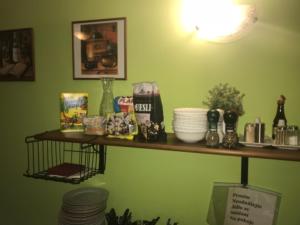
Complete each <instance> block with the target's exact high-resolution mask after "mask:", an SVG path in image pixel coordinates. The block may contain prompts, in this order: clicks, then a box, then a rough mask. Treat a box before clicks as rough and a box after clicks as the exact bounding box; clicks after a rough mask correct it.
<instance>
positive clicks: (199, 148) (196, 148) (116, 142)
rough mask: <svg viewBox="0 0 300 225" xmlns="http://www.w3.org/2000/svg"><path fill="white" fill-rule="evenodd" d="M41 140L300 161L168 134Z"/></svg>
mask: <svg viewBox="0 0 300 225" xmlns="http://www.w3.org/2000/svg"><path fill="white" fill-rule="evenodd" d="M34 137H35V138H36V139H39V140H51V141H63V142H74V143H86V144H94V145H107V146H121V147H133V148H145V149H154V150H168V151H179V152H192V153H203V154H216V155H227V156H238V157H251V158H263V159H277V160H288V161H300V151H299V150H288V149H275V148H260V147H257V148H254V147H243V146H241V147H240V148H239V149H234V150H233V149H232V150H229V149H224V148H221V147H220V148H207V147H206V146H205V145H204V143H196V144H187V143H183V142H181V141H179V140H178V139H177V138H176V137H175V135H174V134H172V133H168V138H167V141H166V142H162V143H157V142H156V143H147V142H143V141H138V140H134V141H129V140H123V139H117V138H107V137H102V136H91V135H85V134H83V133H62V132H60V131H59V130H55V131H48V132H45V133H41V134H37V135H34Z"/></svg>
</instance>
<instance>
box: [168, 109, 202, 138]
mask: <svg viewBox="0 0 300 225" xmlns="http://www.w3.org/2000/svg"><path fill="white" fill-rule="evenodd" d="M207 111H208V109H203V108H176V109H174V112H173V131H174V133H175V136H176V137H177V138H178V139H179V140H181V141H183V142H187V143H196V142H198V141H201V140H203V139H204V138H205V134H206V132H207V128H208V123H207Z"/></svg>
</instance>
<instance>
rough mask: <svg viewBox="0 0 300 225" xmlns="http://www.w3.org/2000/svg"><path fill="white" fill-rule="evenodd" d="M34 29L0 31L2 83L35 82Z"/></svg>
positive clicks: (0, 75)
mask: <svg viewBox="0 0 300 225" xmlns="http://www.w3.org/2000/svg"><path fill="white" fill-rule="evenodd" d="M34 80H35V75H34V57H33V31H32V28H24V29H17V30H4V31H0V81H34Z"/></svg>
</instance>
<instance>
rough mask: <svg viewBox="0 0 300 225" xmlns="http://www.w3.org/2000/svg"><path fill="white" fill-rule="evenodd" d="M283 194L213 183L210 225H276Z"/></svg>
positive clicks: (208, 218) (209, 214) (249, 187)
mask: <svg viewBox="0 0 300 225" xmlns="http://www.w3.org/2000/svg"><path fill="white" fill-rule="evenodd" d="M280 199H281V195H280V194H279V193H277V192H273V191H270V190H267V189H263V188H259V187H253V186H246V187H244V186H243V185H241V184H235V183H219V182H216V183H214V187H213V190H212V197H211V200H210V205H209V210H208V214H207V223H208V224H209V225H275V224H276V220H277V215H278V211H279V204H280Z"/></svg>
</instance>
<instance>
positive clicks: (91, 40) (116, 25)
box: [72, 18, 127, 80]
mask: <svg viewBox="0 0 300 225" xmlns="http://www.w3.org/2000/svg"><path fill="white" fill-rule="evenodd" d="M72 35H73V79H100V78H103V77H110V78H115V79H120V80H126V79H127V76H126V18H113V19H102V20H92V21H78V22H72Z"/></svg>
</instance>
